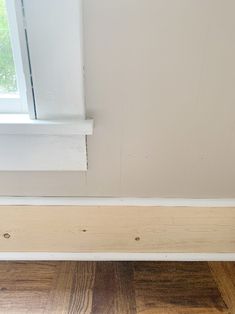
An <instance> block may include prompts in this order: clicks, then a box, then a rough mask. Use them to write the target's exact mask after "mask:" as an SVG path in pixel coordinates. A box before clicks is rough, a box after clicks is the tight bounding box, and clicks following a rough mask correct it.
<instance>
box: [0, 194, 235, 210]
mask: <svg viewBox="0 0 235 314" xmlns="http://www.w3.org/2000/svg"><path fill="white" fill-rule="evenodd" d="M0 205H5V206H13V205H22V206H24V205H25V206H27V205H31V206H167V207H235V199H180V198H178V199H177V198H165V199H164V198H108V197H107V198H97V197H90V198H86V197H17V196H15V197H7V196H4V197H0Z"/></svg>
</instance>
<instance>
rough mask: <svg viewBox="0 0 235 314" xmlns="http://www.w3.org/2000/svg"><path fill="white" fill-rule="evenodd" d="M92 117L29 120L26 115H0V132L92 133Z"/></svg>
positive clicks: (24, 133) (42, 133) (5, 133)
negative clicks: (86, 118)
mask: <svg viewBox="0 0 235 314" xmlns="http://www.w3.org/2000/svg"><path fill="white" fill-rule="evenodd" d="M92 133H93V120H92V119H88V120H85V119H74V120H31V119H30V118H29V116H28V115H25V114H16V115H13V114H12V115H10V114H9V115H8V114H1V115H0V134H4V135H20V134H21V135H22V134H23V135H33V134H36V135H92Z"/></svg>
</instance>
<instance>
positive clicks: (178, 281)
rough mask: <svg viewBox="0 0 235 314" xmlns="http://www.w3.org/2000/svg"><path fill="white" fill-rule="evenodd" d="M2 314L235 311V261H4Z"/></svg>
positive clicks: (0, 291) (0, 269)
mask: <svg viewBox="0 0 235 314" xmlns="http://www.w3.org/2000/svg"><path fill="white" fill-rule="evenodd" d="M0 313H14V314H18V313H30V314H34V313H35V314H36V313H58V314H60V313H64V314H66V313H74V314H80V313H91V314H129V313H131V314H132V313H133V314H134V313H142V314H216V313H230V314H234V313H235V263H201V262H200V263H192V262H190V263H172V262H139V263H137V262H105V263H104V262H97V263H95V262H2V263H0Z"/></svg>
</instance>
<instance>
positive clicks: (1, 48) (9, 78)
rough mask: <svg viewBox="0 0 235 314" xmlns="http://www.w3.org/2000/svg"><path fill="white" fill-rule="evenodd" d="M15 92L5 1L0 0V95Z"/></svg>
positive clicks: (14, 74)
mask: <svg viewBox="0 0 235 314" xmlns="http://www.w3.org/2000/svg"><path fill="white" fill-rule="evenodd" d="M15 92H17V83H16V73H15V66H14V61H13V54H12V48H11V41H10V34H9V26H8V21H7V12H6V6H5V0H0V93H1V94H4V93H15Z"/></svg>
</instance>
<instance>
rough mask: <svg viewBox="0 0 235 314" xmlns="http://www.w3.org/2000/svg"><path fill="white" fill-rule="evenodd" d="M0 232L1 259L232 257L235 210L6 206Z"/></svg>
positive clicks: (0, 217) (0, 215)
mask: <svg viewBox="0 0 235 314" xmlns="http://www.w3.org/2000/svg"><path fill="white" fill-rule="evenodd" d="M0 232H1V233H0V252H2V253H4V254H7V253H14V252H18V253H19V254H20V252H28V253H33V252H41V253H42V254H43V253H47V252H50V253H58V252H60V253H75V254H77V253H79V254H80V253H84V254H85V253H97V254H101V253H102V254H107V253H110V254H112V253H117V252H119V253H120V254H124V253H127V256H128V254H130V253H152V254H156V253H158V254H162V253H166V254H169V253H180V254H182V253H183V254H186V253H187V254H191V253H205V254H208V253H213V254H214V253H216V254H219V253H235V207H179V206H176V207H167V206H108V205H107V206H104V205H103V206H85V205H69V206H66V205H63V206H60V205H57V206H56V205H52V206H48V205H40V206H37V205H33V206H32V205H28V206H27V205H20V206H16V205H14V206H11V205H8V206H0ZM84 256H88V255H84ZM161 256H164V255H161ZM231 256H233V255H230V258H231V259H232V257H231ZM133 258H134V256H133ZM159 258H160V255H159ZM99 259H100V258H99ZM156 259H157V255H156ZM221 259H223V258H221Z"/></svg>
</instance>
